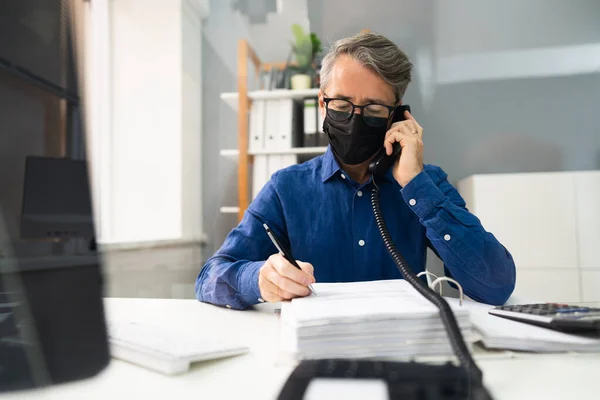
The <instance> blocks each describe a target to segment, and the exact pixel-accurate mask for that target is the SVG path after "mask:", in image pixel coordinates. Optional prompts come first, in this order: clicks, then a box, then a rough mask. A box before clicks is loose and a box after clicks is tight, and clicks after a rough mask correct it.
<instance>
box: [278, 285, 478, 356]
mask: <svg viewBox="0 0 600 400" xmlns="http://www.w3.org/2000/svg"><path fill="white" fill-rule="evenodd" d="M314 288H315V291H316V292H317V295H316V296H315V295H311V296H309V297H304V298H298V299H294V300H292V301H291V302H287V303H284V304H283V306H282V310H281V322H282V345H283V348H284V351H286V352H288V353H291V354H292V355H293V356H295V357H296V358H301V359H315V358H367V357H368V358H411V357H414V356H417V355H444V356H445V355H451V354H452V348H451V346H450V344H449V342H448V338H447V334H446V331H445V329H444V326H443V324H442V321H441V319H440V317H439V311H438V309H437V308H436V307H435V306H434V305H433V304H431V303H430V302H429V301H428V300H426V299H425V298H423V297H422V296H421V295H420V294H419V293H418V292H417V291H416V290H415V289H413V288H412V287H411V286H410V284H409V283H408V282H406V281H403V280H390V281H375V282H356V283H317V284H315V285H314ZM452 308H453V311H454V314H455V316H456V319H457V321H458V324H459V327H460V328H461V331H462V332H463V335H464V336H465V340H466V341H467V343H468V344H470V343H472V342H473V341H474V340H475V339H476V337H475V336H474V335H473V334H472V331H471V324H470V321H469V314H468V311H467V310H466V309H465V308H462V307H460V306H458V305H455V306H452Z"/></svg>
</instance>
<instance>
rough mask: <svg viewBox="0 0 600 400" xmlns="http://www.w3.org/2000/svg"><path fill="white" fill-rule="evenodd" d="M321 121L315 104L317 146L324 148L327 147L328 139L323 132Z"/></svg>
mask: <svg viewBox="0 0 600 400" xmlns="http://www.w3.org/2000/svg"><path fill="white" fill-rule="evenodd" d="M323 120H324V118H323V114H322V113H321V110H319V107H318V103H317V145H318V146H325V147H326V146H328V145H329V139H328V138H327V134H326V133H325V132H323Z"/></svg>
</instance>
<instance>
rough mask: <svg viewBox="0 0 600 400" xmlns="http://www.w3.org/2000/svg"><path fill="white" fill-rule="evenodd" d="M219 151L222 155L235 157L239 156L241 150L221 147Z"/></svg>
mask: <svg viewBox="0 0 600 400" xmlns="http://www.w3.org/2000/svg"><path fill="white" fill-rule="evenodd" d="M219 153H220V154H221V156H222V157H227V158H234V159H236V158H238V156H239V155H240V151H239V150H238V149H221V151H220V152H219Z"/></svg>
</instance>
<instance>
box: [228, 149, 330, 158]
mask: <svg viewBox="0 0 600 400" xmlns="http://www.w3.org/2000/svg"><path fill="white" fill-rule="evenodd" d="M326 151H327V146H323V147H294V148H291V149H281V150H253V151H248V154H250V155H253V156H268V155H276V154H281V155H288V154H309V155H310V154H324V153H325V152H326ZM220 154H221V156H223V157H228V158H236V157H237V156H238V155H239V154H240V152H239V150H238V149H223V150H221V152H220Z"/></svg>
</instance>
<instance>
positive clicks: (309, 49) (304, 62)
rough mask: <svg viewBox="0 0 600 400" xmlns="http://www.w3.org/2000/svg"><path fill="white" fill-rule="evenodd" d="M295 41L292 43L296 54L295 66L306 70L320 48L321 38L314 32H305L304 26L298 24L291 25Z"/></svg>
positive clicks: (309, 67)
mask: <svg viewBox="0 0 600 400" xmlns="http://www.w3.org/2000/svg"><path fill="white" fill-rule="evenodd" d="M292 33H293V34H294V39H295V41H296V42H295V43H292V50H293V52H294V55H295V56H296V68H297V69H298V70H299V71H303V72H306V71H308V70H310V69H311V68H312V63H313V61H314V59H315V57H316V56H317V54H319V53H320V52H321V50H322V48H321V40H319V38H318V37H317V35H316V34H315V33H309V34H307V33H305V32H304V28H302V26H300V25H298V24H293V25H292Z"/></svg>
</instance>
